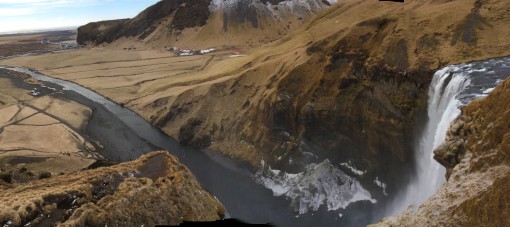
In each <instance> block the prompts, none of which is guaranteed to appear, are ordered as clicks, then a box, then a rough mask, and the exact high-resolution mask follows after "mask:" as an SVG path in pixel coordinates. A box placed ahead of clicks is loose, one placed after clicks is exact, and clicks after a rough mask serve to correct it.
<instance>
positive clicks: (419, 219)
mask: <svg viewBox="0 0 510 227" xmlns="http://www.w3.org/2000/svg"><path fill="white" fill-rule="evenodd" d="M509 98H510V80H509V79H507V80H506V81H504V82H503V83H502V84H500V85H499V86H498V87H496V89H495V90H494V91H493V92H492V93H491V94H490V95H489V96H488V97H486V98H484V99H481V100H476V101H473V102H472V103H471V104H469V105H468V106H466V107H465V108H463V109H462V115H461V116H460V117H459V118H458V119H456V120H455V122H454V123H453V124H452V126H451V127H450V130H449V132H448V135H447V139H446V142H445V143H444V144H442V145H441V146H440V147H439V148H437V149H436V150H435V151H434V154H435V156H434V158H435V159H436V160H438V161H439V162H440V163H441V164H442V165H444V166H445V167H446V168H447V170H448V173H447V178H448V181H447V182H446V183H445V184H444V185H443V187H441V189H440V190H439V191H438V192H437V193H436V194H435V195H434V196H433V197H432V198H430V199H429V200H428V201H427V202H425V203H424V204H423V205H422V206H420V207H419V209H418V210H417V211H416V212H413V211H408V212H406V213H404V214H403V215H402V216H400V217H392V218H388V219H386V220H383V222H382V223H379V224H377V225H375V226H508V225H510V219H509V218H508V216H509V215H510V206H509V204H510V195H509V194H508V190H510V130H509V127H508V126H509V122H510V104H509V103H508V100H509Z"/></svg>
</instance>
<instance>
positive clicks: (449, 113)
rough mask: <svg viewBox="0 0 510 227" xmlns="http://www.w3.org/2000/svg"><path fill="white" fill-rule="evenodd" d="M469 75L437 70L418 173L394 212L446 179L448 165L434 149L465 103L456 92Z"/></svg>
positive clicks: (418, 200) (420, 198)
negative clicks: (436, 154)
mask: <svg viewBox="0 0 510 227" xmlns="http://www.w3.org/2000/svg"><path fill="white" fill-rule="evenodd" d="M469 82H470V80H469V77H467V76H466V75H464V74H462V73H461V74H452V73H451V71H450V70H449V68H444V69H442V70H439V71H437V72H436V73H435V74H434V77H433V79H432V82H431V84H430V88H429V103H428V117H429V119H428V122H427V125H426V127H425V131H424V133H423V134H422V138H421V140H420V141H419V143H418V144H417V145H416V166H417V168H418V169H417V176H416V178H415V179H414V181H413V182H411V183H410V185H409V186H408V188H407V189H406V192H405V193H403V194H401V195H400V196H399V197H400V198H397V199H396V201H397V202H396V204H395V205H394V206H393V209H391V212H392V213H391V214H390V215H394V214H398V213H401V212H402V211H404V210H405V209H406V208H407V207H408V206H409V205H414V206H418V205H420V204H422V203H423V202H425V200H427V199H428V198H429V197H430V196H431V195H432V194H434V193H435V192H436V191H437V189H439V187H441V185H442V184H443V183H444V181H445V179H444V175H445V169H444V167H443V166H441V165H440V164H439V163H438V162H436V161H435V160H434V158H433V152H432V151H433V149H434V148H436V147H437V146H439V145H440V144H441V143H442V142H443V141H444V140H445V137H446V132H447V130H448V128H449V127H450V123H451V122H452V121H453V120H454V119H455V118H456V117H457V116H459V114H460V106H461V105H462V103H461V102H460V100H458V99H457V96H458V95H459V94H460V93H461V92H462V91H463V90H464V89H465V88H466V87H467V86H468V85H469Z"/></svg>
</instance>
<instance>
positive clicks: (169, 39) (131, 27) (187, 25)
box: [77, 0, 336, 47]
mask: <svg viewBox="0 0 510 227" xmlns="http://www.w3.org/2000/svg"><path fill="white" fill-rule="evenodd" d="M334 2H336V0H329V1H326V0H324V1H320V0H305V1H303V0H281V1H280V0H279V1H267V0H262V1H261V0H256V1H246V0H229V1H221V0H193V1H191V0H163V1H159V2H158V3H156V4H154V5H152V6H150V7H148V8H147V9H146V10H144V11H142V12H141V13H140V14H138V15H137V16H136V17H134V18H133V19H125V20H112V21H103V22H93V23H89V24H87V25H84V26H82V27H80V28H79V29H78V39H77V40H78V43H79V44H87V45H92V46H97V45H101V44H108V43H112V42H117V43H119V42H118V40H129V41H130V42H128V43H129V44H130V45H135V44H133V43H137V42H141V43H144V44H145V45H150V46H153V47H155V46H157V47H163V46H167V47H169V46H175V45H179V44H180V43H183V45H185V44H186V45H190V46H191V45H193V46H197V47H207V45H201V44H200V43H201V42H204V39H213V40H212V41H208V42H207V43H208V45H209V46H211V45H214V46H220V45H229V46H257V45H260V44H261V43H268V42H270V41H273V40H275V39H278V38H279V37H281V36H283V35H285V34H287V33H288V32H290V31H292V30H293V29H294V28H296V27H299V26H300V25H301V24H302V23H303V20H304V19H305V20H306V19H309V18H311V16H312V15H314V14H316V13H318V12H320V11H322V10H323V9H325V8H327V7H329V6H330V5H331V4H332V3H334ZM293 23H294V24H296V25H293ZM100 28H103V29H100ZM201 31H205V32H201ZM182 33H194V34H195V35H194V37H192V38H191V39H192V41H186V42H183V41H182V40H180V39H188V38H189V37H190V35H189V34H187V35H181V34H182ZM213 33H214V34H215V35H214V36H211V34H213ZM238 33H250V35H251V37H242V38H240V39H238V38H235V36H236V34H238ZM198 36H207V37H198ZM209 43H210V44H209ZM129 44H127V45H129ZM124 45H126V44H124Z"/></svg>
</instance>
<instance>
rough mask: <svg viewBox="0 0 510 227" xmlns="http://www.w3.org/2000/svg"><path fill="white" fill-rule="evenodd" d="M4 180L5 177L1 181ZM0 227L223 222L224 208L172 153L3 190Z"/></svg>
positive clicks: (146, 156)
mask: <svg viewBox="0 0 510 227" xmlns="http://www.w3.org/2000/svg"><path fill="white" fill-rule="evenodd" d="M0 181H2V179H0ZM0 200H1V201H2V203H1V204H0V225H2V226H24V225H26V224H29V223H30V225H41V226H54V225H65V226H125V225H131V226H144V225H145V226H154V225H157V224H165V225H178V224H179V223H182V222H184V221H214V220H218V219H222V218H223V215H224V208H223V206H222V205H221V204H220V203H219V202H218V201H217V200H216V199H215V198H214V197H212V196H211V195H210V194H209V193H207V192H206V191H204V190H203V189H202V187H201V186H200V184H199V183H198V182H197V180H196V179H195V177H194V176H193V175H192V173H191V172H190V171H189V170H188V169H187V168H186V167H185V166H183V165H182V164H180V163H179V162H178V160H177V159H176V158H175V157H173V156H171V155H169V154H168V152H153V153H150V154H147V155H144V156H142V157H140V158H139V159H138V160H135V161H132V162H128V163H123V164H119V165H115V166H111V167H104V168H98V169H92V170H86V171H79V172H75V173H72V174H65V175H61V176H57V177H54V178H49V179H43V180H40V181H35V182H31V183H29V184H21V185H16V186H14V187H12V188H8V189H3V190H2V193H1V194H0Z"/></svg>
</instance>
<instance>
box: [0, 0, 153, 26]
mask: <svg viewBox="0 0 510 227" xmlns="http://www.w3.org/2000/svg"><path fill="white" fill-rule="evenodd" d="M156 2H158V0H0V33H6V32H15V31H24V30H39V29H48V28H58V27H67V26H79V25H84V24H86V23H88V22H92V21H100V20H110V19H120V18H133V17H135V16H136V15H137V14H138V13H140V12H141V11H142V10H144V9H146V8H147V7H148V6H150V5H153V4H154V3H156Z"/></svg>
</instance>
